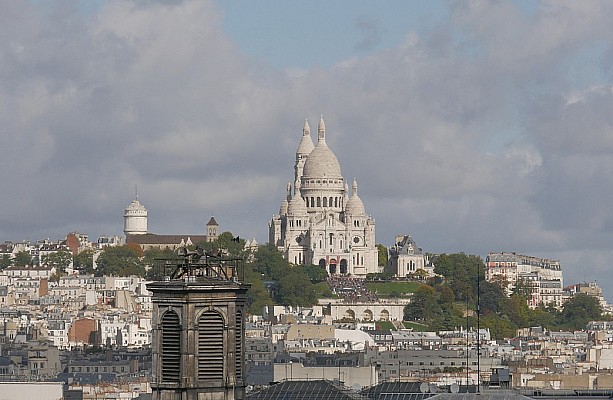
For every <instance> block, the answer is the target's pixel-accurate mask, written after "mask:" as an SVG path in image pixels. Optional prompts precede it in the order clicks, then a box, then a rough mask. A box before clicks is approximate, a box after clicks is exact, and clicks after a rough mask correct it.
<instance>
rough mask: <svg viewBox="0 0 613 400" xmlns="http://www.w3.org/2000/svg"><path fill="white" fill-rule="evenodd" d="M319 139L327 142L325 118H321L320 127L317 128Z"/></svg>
mask: <svg viewBox="0 0 613 400" xmlns="http://www.w3.org/2000/svg"><path fill="white" fill-rule="evenodd" d="M317 139H318V140H326V124H325V122H324V116H323V115H322V116H321V117H319V126H318V127H317Z"/></svg>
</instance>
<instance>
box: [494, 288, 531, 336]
mask: <svg viewBox="0 0 613 400" xmlns="http://www.w3.org/2000/svg"><path fill="white" fill-rule="evenodd" d="M501 311H502V313H503V314H504V315H506V316H507V317H508V318H509V319H510V320H511V322H513V324H515V326H517V327H519V328H523V327H526V326H528V321H529V312H530V309H529V308H528V303H527V302H526V298H525V297H524V296H521V295H519V294H512V295H511V296H510V297H508V298H505V299H504V300H503V301H502V304H501Z"/></svg>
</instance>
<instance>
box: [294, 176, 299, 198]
mask: <svg viewBox="0 0 613 400" xmlns="http://www.w3.org/2000/svg"><path fill="white" fill-rule="evenodd" d="M296 195H300V179H296V182H294V196H296Z"/></svg>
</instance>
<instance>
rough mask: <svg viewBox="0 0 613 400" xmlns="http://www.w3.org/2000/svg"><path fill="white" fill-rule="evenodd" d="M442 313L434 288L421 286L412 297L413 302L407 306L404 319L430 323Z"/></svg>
mask: <svg viewBox="0 0 613 400" xmlns="http://www.w3.org/2000/svg"><path fill="white" fill-rule="evenodd" d="M441 312H442V310H441V307H440V305H439V304H438V301H437V295H436V291H435V290H434V288H433V287H432V286H429V285H421V286H420V287H419V288H417V290H416V291H415V292H414V293H413V295H412V296H411V302H410V303H409V304H407V305H406V306H405V308H404V319H405V320H407V321H423V322H425V323H430V322H432V321H433V320H434V319H435V318H436V317H438V316H439V315H440V314H441Z"/></svg>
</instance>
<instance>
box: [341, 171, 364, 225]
mask: <svg viewBox="0 0 613 400" xmlns="http://www.w3.org/2000/svg"><path fill="white" fill-rule="evenodd" d="M352 188H353V194H352V195H351V197H350V198H349V200H347V203H346V204H345V213H347V214H351V215H356V216H357V215H366V210H365V209H364V203H362V199H360V197H359V196H358V183H357V182H356V180H355V178H354V179H353V186H352Z"/></svg>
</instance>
